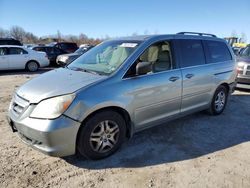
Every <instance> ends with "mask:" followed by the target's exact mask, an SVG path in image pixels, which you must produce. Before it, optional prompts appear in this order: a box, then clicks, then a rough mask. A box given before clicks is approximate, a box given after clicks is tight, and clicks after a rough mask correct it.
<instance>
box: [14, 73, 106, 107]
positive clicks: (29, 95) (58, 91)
mask: <svg viewBox="0 0 250 188" xmlns="http://www.w3.org/2000/svg"><path fill="white" fill-rule="evenodd" d="M104 78H106V76H101V75H94V74H91V73H87V72H80V71H73V70H70V69H67V68H59V69H55V70H52V71H49V72H47V73H44V74H42V75H40V76H37V77H36V78H34V79H32V80H30V81H28V82H26V83H25V84H24V85H22V86H21V87H20V88H19V89H18V90H17V92H16V93H17V94H18V95H19V96H20V97H22V98H24V99H26V100H28V101H29V102H30V103H39V102H40V101H41V100H43V99H46V98H50V97H54V96H58V95H65V94H69V93H73V92H75V91H76V90H78V89H81V88H82V87H85V86H87V85H90V84H92V83H94V82H96V81H98V80H101V79H104Z"/></svg>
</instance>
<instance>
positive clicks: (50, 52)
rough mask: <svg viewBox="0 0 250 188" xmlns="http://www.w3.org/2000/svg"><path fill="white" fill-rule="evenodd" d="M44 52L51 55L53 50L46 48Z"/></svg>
mask: <svg viewBox="0 0 250 188" xmlns="http://www.w3.org/2000/svg"><path fill="white" fill-rule="evenodd" d="M46 51H47V53H48V54H53V53H54V48H51V47H47V48H46Z"/></svg>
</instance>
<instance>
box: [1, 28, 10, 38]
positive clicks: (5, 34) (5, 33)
mask: <svg viewBox="0 0 250 188" xmlns="http://www.w3.org/2000/svg"><path fill="white" fill-rule="evenodd" d="M8 35H9V34H8V31H7V30H5V29H2V28H0V38H3V37H8Z"/></svg>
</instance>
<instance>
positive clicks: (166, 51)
mask: <svg viewBox="0 0 250 188" xmlns="http://www.w3.org/2000/svg"><path fill="white" fill-rule="evenodd" d="M141 62H149V63H151V67H152V68H151V70H149V71H148V73H146V74H152V73H156V72H162V71H166V70H170V69H172V68H173V60H172V54H171V43H170V42H169V41H163V42H157V43H155V44H153V45H151V46H150V47H148V48H147V49H146V50H145V51H144V52H143V53H142V55H140V57H139V58H138V59H137V60H136V62H135V63H134V64H133V65H132V66H131V67H130V69H129V70H128V72H127V73H126V75H125V77H133V76H137V75H136V66H137V64H139V63H141Z"/></svg>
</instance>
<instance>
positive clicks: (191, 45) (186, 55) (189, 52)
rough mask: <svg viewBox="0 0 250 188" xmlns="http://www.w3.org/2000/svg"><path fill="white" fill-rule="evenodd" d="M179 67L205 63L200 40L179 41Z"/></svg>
mask: <svg viewBox="0 0 250 188" xmlns="http://www.w3.org/2000/svg"><path fill="white" fill-rule="evenodd" d="M180 47H181V58H182V61H181V67H191V66H196V65H203V64H205V63H206V61H205V54H204V50H203V46H202V42H201V41H200V40H180Z"/></svg>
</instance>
